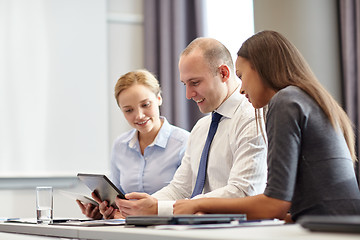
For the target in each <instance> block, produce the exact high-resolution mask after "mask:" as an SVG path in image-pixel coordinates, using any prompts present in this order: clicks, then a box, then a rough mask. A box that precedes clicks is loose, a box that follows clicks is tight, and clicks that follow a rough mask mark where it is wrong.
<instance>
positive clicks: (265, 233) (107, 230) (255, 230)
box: [0, 223, 360, 240]
mask: <svg viewBox="0 0 360 240" xmlns="http://www.w3.org/2000/svg"><path fill="white" fill-rule="evenodd" d="M0 232H1V233H0V239H7V240H17V239H29V240H30V239H35V238H32V236H30V235H38V236H44V237H43V238H41V239H44V240H45V239H49V238H48V237H64V238H72V239H93V240H96V239H104V240H112V239H114V240H115V239H116V240H119V239H121V240H127V239H132V240H136V239H139V240H144V239H146V240H155V239H156V240H190V239H194V240H201V239H204V240H205V239H210V240H211V239H221V240H228V239H229V240H230V239H231V240H232V239H246V240H264V239H276V240H282V239H292V240H296V239H302V240H304V239H305V240H306V239H309V240H310V239H311V240H332V239H333V240H335V239H336V240H338V239H342V240H352V239H354V240H355V239H356V240H359V237H360V235H359V234H341V233H319V232H310V231H308V230H306V229H304V228H302V227H301V226H300V225H297V224H293V225H283V226H261V227H260V226H256V227H238V228H226V229H191V230H186V231H180V230H158V229H150V228H138V227H137V228H128V227H124V226H104V227H75V226H54V225H52V226H51V225H50V226H48V225H36V224H21V223H0ZM4 232H7V233H4ZM10 233H12V234H10ZM14 233H17V234H14ZM20 234H30V235H20ZM19 236H22V237H23V238H19ZM38 236H37V237H38Z"/></svg>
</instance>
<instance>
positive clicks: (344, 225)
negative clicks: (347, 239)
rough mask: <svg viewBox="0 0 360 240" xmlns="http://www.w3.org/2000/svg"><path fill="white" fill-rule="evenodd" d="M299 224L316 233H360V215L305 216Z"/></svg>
mask: <svg viewBox="0 0 360 240" xmlns="http://www.w3.org/2000/svg"><path fill="white" fill-rule="evenodd" d="M297 223H300V224H301V226H302V227H304V228H306V229H309V230H310V231H315V232H347V233H360V215H357V216H304V217H302V218H300V219H299V220H298V221H297Z"/></svg>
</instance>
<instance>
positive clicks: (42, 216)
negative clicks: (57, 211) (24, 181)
mask: <svg viewBox="0 0 360 240" xmlns="http://www.w3.org/2000/svg"><path fill="white" fill-rule="evenodd" d="M36 219H37V223H38V224H49V223H52V221H53V188H52V187H37V188H36Z"/></svg>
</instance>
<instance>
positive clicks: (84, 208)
mask: <svg viewBox="0 0 360 240" xmlns="http://www.w3.org/2000/svg"><path fill="white" fill-rule="evenodd" d="M76 202H77V204H78V205H79V207H80V209H81V212H82V213H83V214H84V215H85V216H86V217H88V218H92V219H101V218H102V215H101V213H100V211H99V207H98V206H95V205H93V204H91V203H88V204H83V203H82V202H81V201H79V200H76Z"/></svg>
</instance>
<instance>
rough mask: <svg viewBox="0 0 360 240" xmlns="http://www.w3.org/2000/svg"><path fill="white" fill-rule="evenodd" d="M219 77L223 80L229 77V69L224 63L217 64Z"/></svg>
mask: <svg viewBox="0 0 360 240" xmlns="http://www.w3.org/2000/svg"><path fill="white" fill-rule="evenodd" d="M218 69H219V72H220V77H221V79H222V81H223V82H226V81H227V80H228V79H229V78H230V69H229V67H228V66H227V65H226V64H222V65H220V66H219V68H218Z"/></svg>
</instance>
